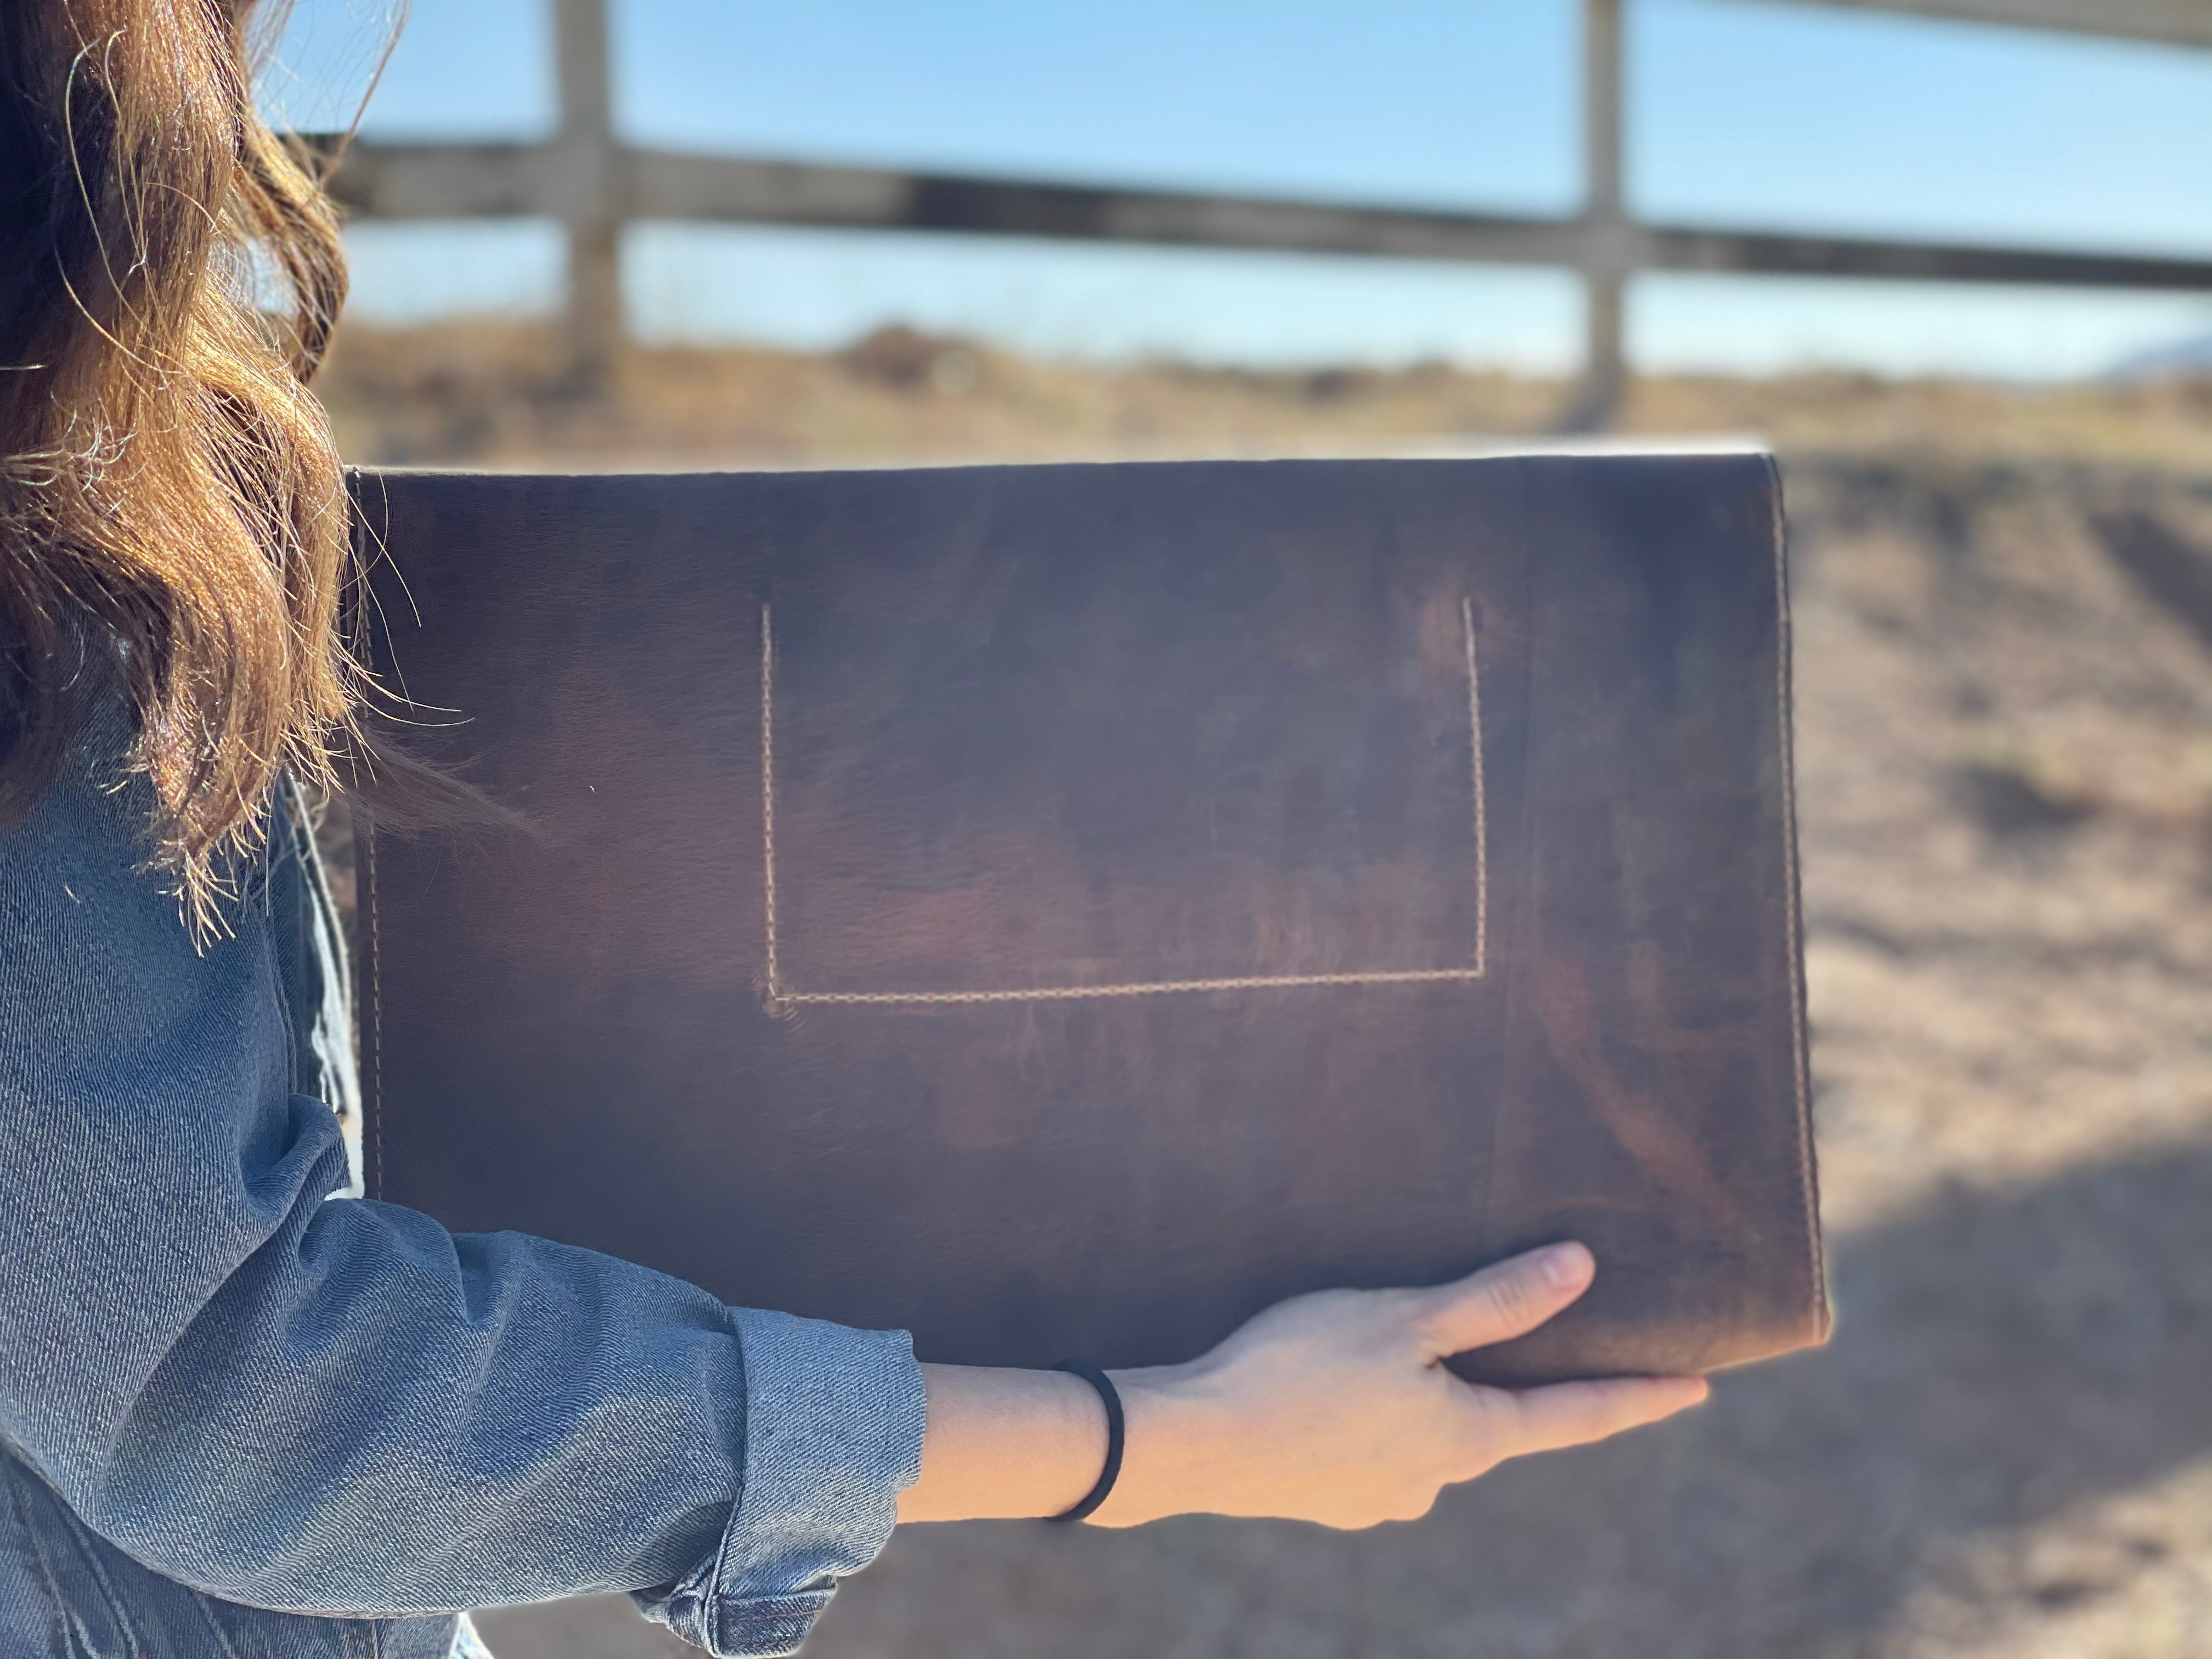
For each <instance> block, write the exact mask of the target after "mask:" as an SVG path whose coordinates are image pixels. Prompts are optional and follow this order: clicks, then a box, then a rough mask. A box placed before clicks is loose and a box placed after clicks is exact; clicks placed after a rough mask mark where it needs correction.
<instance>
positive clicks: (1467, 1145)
mask: <svg viewBox="0 0 2212 1659" xmlns="http://www.w3.org/2000/svg"><path fill="white" fill-rule="evenodd" d="M355 491H356V514H357V520H358V523H359V526H360V532H361V534H360V538H359V539H360V541H361V544H362V546H363V548H364V549H365V550H368V551H369V554H370V556H368V561H367V562H368V564H369V566H370V577H369V581H370V588H371V591H372V592H373V595H374V599H375V602H376V604H375V611H376V614H377V615H378V617H379V618H380V623H379V627H378V629H377V630H376V631H377V650H378V653H379V658H380V668H381V670H382V672H383V676H384V678H385V680H386V684H389V685H391V686H392V687H394V688H396V689H399V690H404V693H405V694H406V696H408V697H409V698H410V699H411V700H412V701H413V703H414V704H415V708H413V710H412V711H411V713H410V716H409V717H410V719H411V720H414V721H415V722H416V726H414V728H413V732H412V738H411V741H412V742H413V744H414V745H415V746H416V749H417V750H418V751H421V752H426V753H428V754H429V755H431V756H432V757H435V758H438V759H441V760H442V761H445V762H447V763H451V764H453V765H454V766H455V767H457V768H459V769H460V770H461V771H462V773H463V774H464V775H465V776H467V777H468V778H470V779H471V780H473V781H476V782H477V783H478V784H481V785H482V786H483V787H485V788H487V789H488V790H489V792H490V793H493V794H494V795H495V796H496V797H498V798H499V799H501V800H502V801H503V802H505V803H507V805H511V806H513V808H515V809H517V810H518V811H520V812H522V813H523V814H526V816H527V817H528V818H529V819H530V820H531V825H532V828H531V830H530V832H529V833H507V832H501V833H500V834H498V835H496V836H483V835H477V836H469V837H463V836H451V835H447V836H416V837H412V838H401V837H398V836H391V835H385V834H374V835H372V836H370V837H369V839H368V843H367V846H368V853H367V854H366V856H365V859H364V867H363V870H362V877H363V901H362V919H361V920H362V925H361V928H360V933H361V934H362V940H361V943H362V951H363V956H364V961H363V964H362V966H363V974H362V986H363V994H362V1002H363V1015H364V1021H363V1023H364V1033H363V1039H362V1040H363V1048H364V1053H363V1059H364V1070H365V1073H366V1079H367V1087H368V1095H369V1100H368V1113H369V1121H368V1138H367V1139H368V1158H369V1166H370V1167H369V1179H370V1181H371V1183H372V1188H373V1190H374V1193H375V1194H377V1195H379V1196H380V1197H383V1198H385V1199H387V1200H393V1201H396V1202H398V1203H402V1204H406V1205H410V1206H416V1207H417V1208H420V1209H422V1210H425V1211H427V1212H429V1213H431V1214H432V1215H434V1216H435V1217H437V1218H439V1219H440V1220H441V1221H443V1222H444V1223H446V1224H447V1225H449V1226H451V1227H453V1228H455V1229H458V1230H465V1231H489V1230H495V1229H501V1228H513V1229H519V1230H522V1231H529V1232H533V1233H538V1234H543V1235H545V1236H549V1237H553V1238H556V1239H562V1240H566V1241H568V1242H572V1243H578V1244H582V1245H586V1246H590V1247H592V1248H595V1249H600V1250H605V1251H608V1252H611V1253H612V1254H615V1255H622V1256H625V1257H628V1258H629V1259H632V1260H634V1261H641V1262H643V1263H645V1264H647V1265H648V1266H651V1267H658V1268H661V1269H664V1270H665V1271H667V1272H669V1273H675V1274H678V1275H679V1276H681V1277H683V1278H685V1279H690V1280H692V1281H693V1282H695V1283H696V1284H698V1285H702V1286H703V1287H705V1288H706V1289H708V1290H709V1291H713V1292H714V1294H716V1295H717V1296H720V1297H722V1298H723V1299H725V1300H726V1301H728V1302H731V1303H733V1304H741V1305H750V1306H764V1307H772V1308H777V1309H781V1310H787V1311H789V1312H793V1313H799V1314H804V1315H811V1316H817V1317H823V1318H829V1319H835V1320H838V1321H841V1322H846V1323H848V1324H854V1325H860V1326H872V1327H898V1328H906V1329H909V1330H911V1331H913V1332H914V1333H915V1341H916V1346H917V1350H918V1352H920V1353H921V1356H922V1357H923V1358H926V1359H933V1360H942V1361H951V1362H963V1363H969V1364H1025V1365H1036V1364H1049V1363H1051V1362H1053V1361H1054V1360H1057V1359H1060V1358H1067V1357H1071V1356H1073V1357H1079V1358H1089V1359H1092V1360H1095V1361H1097V1363H1100V1364H1108V1365H1137V1364H1154V1363H1163V1362H1170V1361H1175V1360H1179V1359H1182V1358H1188V1357H1190V1356H1192V1355H1194V1354H1195V1353H1197V1352H1200V1350H1202V1349H1204V1348H1205V1347H1206V1346H1208V1345H1210V1344H1211V1343H1212V1342H1213V1341H1214V1340H1217V1339H1218V1338H1219V1337H1221V1336H1222V1335H1224V1334H1226V1333H1227V1332H1228V1331H1229V1330H1230V1329H1231V1328H1233V1327H1234V1326H1235V1325H1236V1324H1237V1322H1240V1321H1241V1320H1243V1318H1244V1317H1246V1316H1249V1314H1251V1313H1253V1312H1255V1310H1258V1309H1260V1308H1261V1307H1263V1306H1265V1305H1266V1304H1269V1303H1271V1302H1273V1301H1274V1300H1275V1299H1276V1298H1278V1297H1283V1296H1285V1295H1288V1294H1291V1293H1292V1292H1296V1291H1305V1290H1310V1289H1315V1288H1319V1287H1322V1286H1330V1285H1397V1284H1419V1283H1426V1282H1432V1281H1436V1280H1439V1279H1444V1278H1447V1277H1449V1276H1452V1275H1455V1274H1458V1273H1464V1272H1466V1271H1468V1270H1469V1269H1471V1268H1473V1267H1477V1266H1480V1264H1482V1263H1484V1262H1486V1261H1492V1260H1495V1259H1496V1258H1498V1257H1500V1256H1503V1255H1506V1254H1508V1253H1509V1252H1511V1251H1514V1250H1517V1249H1522V1248H1524V1247H1527V1246H1531V1245H1534V1244H1538V1243H1546V1242H1548V1241H1552V1240H1556V1239H1562V1238H1567V1237H1576V1238H1580V1239H1583V1240H1584V1241H1585V1242H1587V1243H1589V1245H1590V1246H1591V1248H1592V1249H1594V1250H1595V1253H1596V1255H1597V1257H1598V1261H1599V1264H1600V1267H1599V1273H1598V1278H1597V1281H1596V1284H1595V1286H1594V1288H1593V1289H1592V1291H1590V1293H1589V1296H1588V1297H1586V1298H1585V1299H1584V1301H1583V1303H1582V1304H1579V1305H1578V1306H1577V1307H1576V1308H1575V1309H1573V1310H1571V1311H1570V1312H1569V1313H1568V1314H1566V1315H1565V1316H1563V1317H1561V1318H1560V1319H1559V1320H1558V1321H1556V1322H1554V1323H1553V1325H1551V1326H1549V1327H1547V1328H1545V1329H1543V1330H1542V1331H1540V1332H1538V1333H1536V1334H1533V1335H1531V1336H1528V1337H1527V1338H1524V1339H1522V1340H1518V1341H1516V1342H1514V1343H1510V1344H1508V1345H1505V1346H1503V1347H1499V1348H1496V1349H1492V1350H1486V1351H1484V1352H1480V1353H1478V1354H1474V1355H1468V1356H1462V1358H1461V1359H1460V1360H1459V1361H1457V1362H1455V1365H1456V1367H1457V1368H1458V1369H1460V1370H1462V1371H1463V1372H1464V1373H1465V1374H1467V1375H1468V1376H1475V1377H1480V1378H1483V1379H1486V1380H1492V1381H1497V1382H1503V1383H1524V1382H1532V1381H1537V1380H1544V1379H1550V1378H1556V1377H1562V1376H1589V1375H1604V1374H1615V1373H1624V1372H1635V1371H1644V1370H1669V1371H1679V1370H1711V1369H1713V1368H1715V1367H1718V1366H1723V1365H1728V1364H1737V1363H1741V1362H1744V1361H1747V1360H1752V1359H1756V1358H1762V1357H1765V1356H1768V1355H1772V1354H1776V1353H1779V1352H1784V1351H1787V1350H1790V1349H1792V1348H1796V1347H1800V1346H1805V1345H1807V1344H1809V1343H1813V1342H1817V1341H1819V1340H1821V1339H1822V1338H1823V1337H1824V1336H1825V1334H1826V1328H1827V1322H1828V1312H1827V1305H1826V1296H1825V1291H1824V1284H1823V1273H1822V1268H1821V1264H1820V1237H1819V1223H1818V1209H1817V1200H1816V1198H1815V1195H1814V1175H1813V1165H1812V1151H1811V1144H1810V1129H1809V1123H1808V1104H1807V1077H1806V1060H1805V1048H1804V1012H1803V992H1802V974H1801V970H1800V965H1799V957H1800V952H1799V941H1798V923H1797V896H1796V867H1795V853H1794V842H1793V828H1792V823H1791V811H1790V757H1789V706H1788V688H1789V661H1788V649H1789V647H1788V632H1787V604H1786V580H1785V575H1784V558H1783V550H1782V545H1781V535H1782V532H1781V526H1782V513H1781V507H1780V498H1779V487H1778V480H1777V477H1776V474H1775V471H1774V469H1773V466H1772V465H1771V462H1770V461H1768V460H1767V459H1765V458H1763V457H1759V456H1755V455H1744V456H1702V457H1686V456H1670V457H1650V458H1644V457H1619V456H1607V457H1559V456H1553V457H1528V458H1509V459H1483V460H1468V461H1457V460H1449V461H1448V460H1422V461H1342V462H1334V461H1291V462H1194V463H1160V464H1150V463H1148V464H1137V465H1089V466H1082V465H1077V466H1024V467H997V468H944V469H929V470H918V471H862V472H799V473H730V474H714V475H693V476H582V477H524V476H486V477H471V476H465V475H456V474H436V473H406V472H364V473H362V474H359V475H356V478H355Z"/></svg>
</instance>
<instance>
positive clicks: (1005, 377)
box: [322, 322, 2212, 472]
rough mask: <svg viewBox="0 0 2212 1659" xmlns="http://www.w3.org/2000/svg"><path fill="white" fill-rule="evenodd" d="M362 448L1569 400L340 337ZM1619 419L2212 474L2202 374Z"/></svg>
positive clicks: (598, 447)
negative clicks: (614, 357) (582, 382)
mask: <svg viewBox="0 0 2212 1659" xmlns="http://www.w3.org/2000/svg"><path fill="white" fill-rule="evenodd" d="M322 390H323V392H324V394H325V399H326V401H327V402H328V403H329V404H330V407H331V411H332V413H333V415H334V416H335V418H336V419H337V424H338V429H339V435H340V438H341V441H342V442H343V445H344V447H345V449H346V452H347V453H348V454H349V455H350V456H352V457H353V458H354V459H356V460H360V461H364V462H378V463H384V464H393V465H441V466H452V465H488V466H497V467H507V466H518V465H556V466H566V467H586V468H612V467H647V468H655V469H659V468H667V467H672V466H732V465H738V466H763V465H765V466H784V465H823V464H825V463H836V464H839V465H873V464H879V463H890V462H901V461H905V462H923V461H945V460H966V459H992V460H1046V459H1086V460H1090V459H1107V458H1129V457H1136V456H1148V455H1160V454H1188V453H1212V454H1237V453H1302V452H1308V451H1323V450H1326V451H1331V452H1335V453H1344V452H1347V451H1348V452H1360V451H1371V450H1381V449H1391V448H1401V447H1408V446H1413V447H1431V446H1439V445H1450V444H1453V443H1469V442H1473V443H1482V442H1489V441H1497V440H1498V439H1501V438H1504V439H1510V438H1512V437H1515V436H1526V435H1542V434H1544V433H1546V432H1547V431H1548V430H1550V429H1551V428H1552V427H1553V425H1555V424H1556V422H1557V421H1558V419H1559V416H1560V415H1561V413H1562V411H1563V410H1565V407H1566V405H1567V404H1568V402H1569V401H1570V389H1569V388H1567V387H1566V386H1562V385H1559V384H1558V383H1555V382H1551V381H1545V380H1528V379H1523V378H1518V377H1516V376H1512V375H1507V374H1485V373H1479V372H1474V371H1470V370H1466V369H1460V368H1452V367H1449V366H1448V365H1445V364H1443V363H1427V364H1417V365H1414V366H1412V367H1409V368H1395V369H1376V368H1357V367H1354V368H1330V369H1318V370H1313V371H1306V372H1291V371H1273V372H1269V371H1256V370H1249V369H1240V368H1209V367H1205V366H1201V365H1194V364H1188V363H1176V362H1151V363H1133V364H1127V365H1120V366H1103V365H1097V364H1086V363H1075V362H1040V361H1038V360H1036V359H1033V358H1028V357H1024V356H1018V355H1016V354H1014V353H1012V352H1007V351H1002V350H998V349H994V348H992V347H991V346H989V345H987V344H985V343H981V342H977V341H972V340H963V339H957V338H952V337H939V336H931V335H924V334H919V333H916V332H915V331H911V330H906V329H886V330H884V331H880V332H878V333H877V334H875V335H872V336H871V337H869V338H867V339H866V340H864V341H862V342H860V343H858V344H857V345H855V346H854V347H853V348H851V349H848V350H846V351H842V352H836V353H830V354H821V355H814V354H802V353H796V352H787V351H770V350H766V349H756V348H747V347H727V348H718V349H694V348H669V349H658V350H637V351H634V352H632V353H631V354H629V356H627V357H626V358H625V359H624V360H623V362H622V363H621V364H620V365H619V366H618V368H617V373H616V374H615V376H614V378H613V381H612V384H611V388H610V390H609V392H607V394H606V395H605V396H602V397H586V396H581V395H580V394H579V393H578V392H576V391H575V390H574V388H573V387H571V386H568V384H567V383H566V380H565V377H564V374H563V373H562V368H561V359H560V357H559V355H558V352H557V349H556V341H555V339H554V338H553V337H552V336H550V334H549V333H548V332H547V331H545V330H544V329H543V328H541V327H536V326H531V325H514V324H494V323H483V322H477V323H455V324H448V325H443V326H441V327H438V328H435V329H425V330H422V331H410V332H404V333H392V332H379V331H371V330H367V329H349V330H348V331H345V332H344V333H343V335H342V336H341V338H340V342H339V349H338V351H337V356H336V358H335V360H334V361H333V362H332V364H331V371H330V373H329V374H328V376H327V378H326V380H325V382H324V384H323V386H322ZM1617 429H1618V430H1619V431H1620V433H1623V434H1645V435H1655V436H1658V435H1683V434H1702V433H1711V432H1715V431H1725V432H1734V433H1757V434H1760V435H1765V437H1766V438H1768V439H1769V440H1770V441H1771V442H1773V443H1774V444H1775V445H1776V446H1777V447H1780V448H1781V449H1783V450H1784V451H1786V452H1791V453H1812V452H1816V451H1817V452H1835V451H1843V452H1853V453H1862V452H1863V453H1911V454H1914V455H1917V456H1919V457H1922V458H1923V459H1934V458H1938V457H1948V458H1954V459H1973V460H1988V459H2015V460H2021V459H2051V458H2059V457H2063V458H2065V459H2069V461H2073V462H2077V463H2078V462H2085V461H2098V462H2106V463H2114V464H2124V465H2158V466H2162V467H2174V468H2184V469H2191V470H2195V471H2204V472H2212V382H2203V381H2199V382H2195V383H2186V382H2181V383H2174V384H2170V385H2165V386H2145V387H2113V388H2102V387H2089V388H2083V387H2063V388H2056V389H2051V390H2048V391H2023V390H2017V389H2007V388H2004V387H2001V386H1987V385H1981V384H1976V383H1970V382H1963V381H1905V382H1892V381H1886V380H1877V379H1875V378H1872V377H1870V376H1864V375H1845V374H1816V375H1804V376H1798V377H1795V378H1790V379H1786V380H1718V379H1707V380H1695V379H1680V378H1672V379H1656V380H1646V381H1643V382H1640V383H1638V385H1637V386H1636V387H1635V389H1634V391H1633V392H1632V395H1631V397H1630V398H1629V400H1628V402H1627V404H1626V408H1625V409H1624V410H1622V412H1621V417H1620V421H1619V422H1618V423H1617Z"/></svg>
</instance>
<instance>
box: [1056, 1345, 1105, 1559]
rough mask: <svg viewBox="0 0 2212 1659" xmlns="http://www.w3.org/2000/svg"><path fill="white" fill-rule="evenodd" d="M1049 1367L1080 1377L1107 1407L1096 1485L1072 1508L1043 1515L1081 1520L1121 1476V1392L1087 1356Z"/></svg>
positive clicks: (1101, 1502) (1094, 1508)
mask: <svg viewBox="0 0 2212 1659" xmlns="http://www.w3.org/2000/svg"><path fill="white" fill-rule="evenodd" d="M1052 1369H1053V1370H1056V1371H1070V1372H1073V1374H1074V1375H1076V1376H1079V1377H1081V1378H1082V1379H1083V1380H1084V1381H1085V1383H1089V1384H1090V1385H1091V1387H1092V1388H1094V1389H1097V1390H1098V1399H1099V1402H1100V1403H1101V1404H1102V1405H1103V1406H1104V1407H1106V1467H1105V1468H1103V1469H1102V1470H1100V1471H1099V1474H1098V1484H1097V1486H1093V1487H1092V1488H1091V1492H1090V1495H1089V1496H1087V1497H1086V1498H1084V1500H1083V1501H1082V1502H1081V1503H1080V1504H1077V1505H1076V1506H1075V1507H1074V1508H1073V1509H1072V1510H1066V1511H1065V1512H1064V1513H1062V1514H1060V1515H1052V1516H1046V1517H1045V1518H1046V1519H1047V1520H1048V1521H1081V1520H1084V1519H1085V1518H1087V1517H1088V1516H1090V1515H1091V1512H1092V1511H1093V1510H1096V1509H1097V1507H1098V1506H1099V1505H1100V1504H1103V1503H1104V1502H1105V1501H1106V1494H1107V1493H1109V1492H1112V1491H1113V1490H1114V1483H1115V1481H1116V1480H1119V1479H1121V1390H1120V1389H1116V1388H1115V1386H1114V1384H1113V1382H1112V1380H1111V1379H1109V1377H1108V1376H1107V1375H1106V1373H1105V1372H1103V1371H1102V1370H1099V1369H1098V1367H1097V1366H1096V1365H1094V1364H1091V1362H1090V1361H1089V1360H1087V1359H1063V1360H1061V1361H1060V1364H1057V1365H1054V1367H1053V1368H1052Z"/></svg>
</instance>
